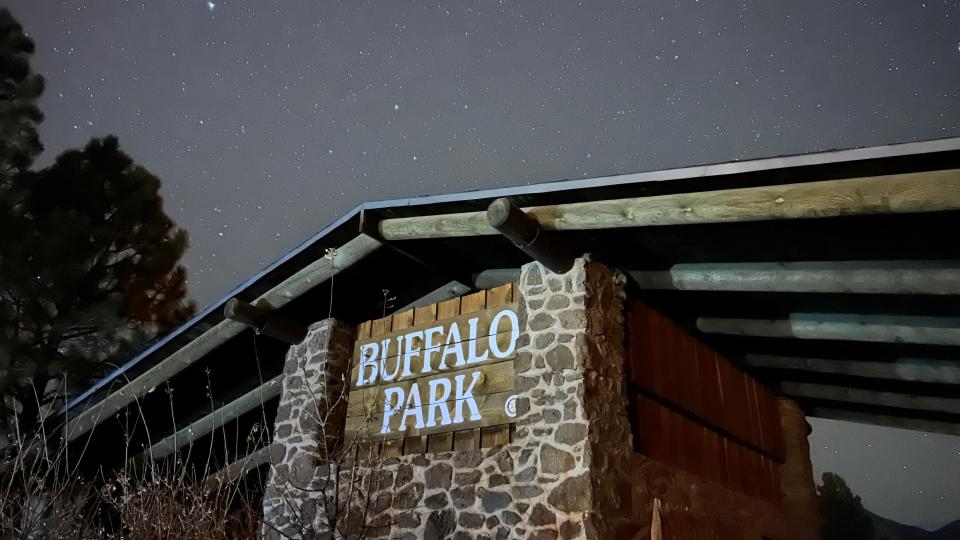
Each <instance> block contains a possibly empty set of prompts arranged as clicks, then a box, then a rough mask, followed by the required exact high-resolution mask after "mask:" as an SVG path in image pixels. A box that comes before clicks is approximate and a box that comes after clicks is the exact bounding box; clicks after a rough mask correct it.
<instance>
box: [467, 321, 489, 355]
mask: <svg viewBox="0 0 960 540" xmlns="http://www.w3.org/2000/svg"><path fill="white" fill-rule="evenodd" d="M479 320H480V319H479V318H477V317H474V318H472V319H470V320H469V321H468V324H469V325H470V345H469V346H468V347H467V363H468V364H476V363H479V362H483V361H484V360H486V359H487V358H488V357H489V356H490V355H489V351H483V355H481V356H477V322H478V321H479Z"/></svg>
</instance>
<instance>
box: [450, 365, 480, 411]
mask: <svg viewBox="0 0 960 540" xmlns="http://www.w3.org/2000/svg"><path fill="white" fill-rule="evenodd" d="M470 376H471V378H472V380H471V381H470V386H468V387H467V388H464V387H463V380H464V377H465V375H457V376H456V377H454V380H456V382H457V393H456V394H455V396H454V398H455V399H456V401H457V404H456V406H455V409H456V411H455V413H454V415H453V423H454V424H459V423H461V422H463V406H464V405H467V406H469V407H470V420H472V421H475V420H480V418H481V416H480V409H478V408H477V401H476V400H475V399H473V387H474V386H476V385H477V381H478V380H480V372H479V371H474V372H473V373H471V374H470Z"/></svg>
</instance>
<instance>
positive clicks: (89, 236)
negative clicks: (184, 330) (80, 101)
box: [0, 9, 194, 447]
mask: <svg viewBox="0 0 960 540" xmlns="http://www.w3.org/2000/svg"><path fill="white" fill-rule="evenodd" d="M32 49H33V44H32V42H31V41H30V40H29V39H27V38H26V37H25V36H24V35H23V30H22V29H21V28H20V25H19V24H17V23H16V21H15V20H14V19H13V18H12V17H11V16H10V14H9V12H7V11H6V10H2V9H0V87H2V88H0V130H2V132H3V138H2V141H0V175H2V176H0V395H2V397H3V400H2V402H0V413H2V414H0V430H2V429H3V428H4V427H6V428H9V427H10V424H9V423H8V422H7V421H8V420H9V419H10V418H11V417H10V415H11V413H17V414H18V417H19V419H20V425H21V428H30V427H32V426H34V425H36V424H35V423H36V422H37V419H38V415H37V413H38V410H37V407H38V404H39V403H40V402H42V401H43V397H44V390H45V388H46V387H47V383H48V382H49V381H50V380H51V378H54V377H58V378H59V376H60V375H66V377H65V379H66V381H67V383H68V384H72V386H73V389H78V388H82V387H83V386H85V385H86V384H87V383H89V381H90V377H91V376H92V375H94V374H95V373H97V372H101V371H103V370H104V369H106V368H107V367H109V366H110V365H111V364H113V363H116V362H118V361H121V360H125V359H126V358H127V357H128V356H129V355H131V354H132V353H133V352H135V351H137V350H139V349H140V348H142V347H143V346H144V345H145V343H146V342H147V341H149V340H150V339H152V338H154V337H156V336H157V335H158V334H161V333H165V332H167V331H168V330H170V329H172V328H175V327H176V326H179V325H180V324H181V323H183V322H184V321H186V320H187V319H188V318H189V317H190V315H192V313H193V312H194V305H193V304H192V303H191V302H188V301H187V299H186V294H187V293H186V271H185V270H184V268H183V267H182V266H181V265H180V264H179V260H180V257H181V256H182V255H183V252H184V251H185V250H186V248H187V234H186V232H185V231H183V230H182V229H179V228H178V227H177V226H176V224H174V222H173V221H172V220H171V219H170V218H169V217H168V216H167V215H166V214H165V213H164V211H163V200H162V198H161V197H160V193H159V191H160V179H159V178H157V177H156V176H154V175H153V174H151V173H150V172H149V171H147V170H146V169H144V168H143V167H141V166H139V165H137V164H136V163H134V162H133V160H132V159H131V158H130V157H129V156H128V155H126V154H125V153H124V152H122V151H121V150H120V145H119V142H118V140H117V138H116V137H113V136H109V137H106V138H103V139H93V140H91V141H90V142H89V143H88V144H87V145H86V146H85V147H84V148H83V150H69V151H67V152H64V153H63V154H61V155H60V156H59V157H57V158H56V160H55V162H54V163H53V164H52V165H51V166H49V167H47V168H45V169H42V170H39V171H31V170H28V167H29V166H30V164H31V162H32V160H33V158H34V157H35V156H36V155H37V154H38V153H39V152H40V151H41V150H42V146H41V145H40V142H39V139H38V137H37V131H36V127H37V123H38V122H39V121H40V119H41V118H42V115H40V112H39V110H38V109H37V108H36V105H35V104H34V102H35V100H36V98H37V97H38V96H39V93H40V91H41V90H42V88H43V85H42V79H39V78H38V77H36V76H34V75H31V74H30V68H29V63H28V61H27V58H28V55H29V53H30V51H32ZM8 135H9V138H8ZM2 446H3V444H2V441H0V447H2Z"/></svg>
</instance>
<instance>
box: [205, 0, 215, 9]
mask: <svg viewBox="0 0 960 540" xmlns="http://www.w3.org/2000/svg"><path fill="white" fill-rule="evenodd" d="M207 9H209V10H210V11H213V10H215V9H217V5H216V4H214V3H213V2H211V1H210V0H207Z"/></svg>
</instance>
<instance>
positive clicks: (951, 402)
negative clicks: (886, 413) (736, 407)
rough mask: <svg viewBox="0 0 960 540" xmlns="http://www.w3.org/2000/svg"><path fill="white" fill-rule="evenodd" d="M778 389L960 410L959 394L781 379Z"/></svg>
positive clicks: (837, 398)
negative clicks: (935, 393) (955, 396)
mask: <svg viewBox="0 0 960 540" xmlns="http://www.w3.org/2000/svg"><path fill="white" fill-rule="evenodd" d="M779 388H780V392H781V393H782V394H784V395H787V396H790V397H792V398H805V399H816V400H822V401H836V402H845V403H858V404H860V405H875V406H879V407H889V408H893V409H905V410H912V411H931V412H936V413H949V414H960V398H947V397H936V396H919V395H913V394H902V393H898V392H883V391H879V390H867V389H864V388H852V387H848V386H834V385H829V384H817V383H807V382H793V381H784V382H781V383H780V384H779Z"/></svg>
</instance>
